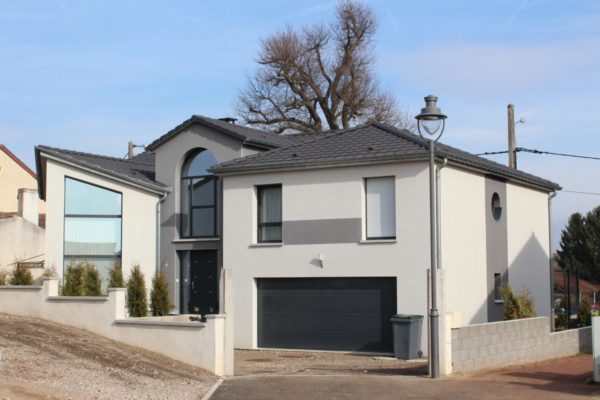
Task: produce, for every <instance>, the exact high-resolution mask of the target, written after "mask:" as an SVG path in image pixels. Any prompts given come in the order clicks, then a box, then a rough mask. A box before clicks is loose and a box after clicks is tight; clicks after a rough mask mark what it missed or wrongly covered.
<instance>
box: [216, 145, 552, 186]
mask: <svg viewBox="0 0 600 400" xmlns="http://www.w3.org/2000/svg"><path fill="white" fill-rule="evenodd" d="M436 158H437V159H439V160H440V161H441V160H443V159H444V158H447V159H448V160H449V161H451V162H452V163H453V164H455V165H457V166H460V167H462V168H465V169H469V170H471V171H474V172H478V173H488V174H491V175H495V176H499V177H502V178H504V179H507V180H509V181H512V182H519V183H521V184H524V185H527V186H531V187H534V188H536V189H540V190H544V191H547V192H552V191H557V190H561V189H562V187H561V186H560V185H558V184H556V183H554V182H550V181H548V183H545V182H539V181H534V180H531V179H525V178H519V177H515V176H508V175H506V174H503V173H500V172H498V171H493V170H491V169H486V168H481V167H479V166H477V165H473V164H474V163H472V162H469V161H468V160H463V159H461V158H460V157H457V156H454V155H451V154H444V153H438V154H436ZM427 159H428V158H427V155H425V154H422V155H414V156H401V157H399V156H397V155H394V156H389V157H385V158H383V157H377V158H364V159H356V160H348V159H345V160H330V161H328V162H319V163H302V164H290V163H281V164H272V165H265V166H254V167H243V166H240V167H235V166H231V167H222V168H219V167H216V168H211V169H209V171H210V172H213V173H214V174H216V175H219V176H233V175H249V174H263V173H269V172H287V171H299V170H309V169H320V168H333V167H351V166H360V165H376V164H389V163H391V162H409V161H426V160H427Z"/></svg>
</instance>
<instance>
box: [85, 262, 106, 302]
mask: <svg viewBox="0 0 600 400" xmlns="http://www.w3.org/2000/svg"><path fill="white" fill-rule="evenodd" d="M83 269H84V271H83V295H84V296H100V295H101V294H102V289H101V288H102V279H100V274H99V273H98V270H97V269H96V267H94V265H92V264H87V263H86V264H84V266H83Z"/></svg>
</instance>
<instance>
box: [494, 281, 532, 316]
mask: <svg viewBox="0 0 600 400" xmlns="http://www.w3.org/2000/svg"><path fill="white" fill-rule="evenodd" d="M500 294H501V296H502V300H504V320H505V321H508V320H512V319H522V318H532V317H535V316H536V312H535V305H534V304H533V298H532V297H531V295H530V294H529V293H528V292H527V291H523V292H521V293H516V294H515V293H514V292H513V290H512V289H511V287H510V286H505V287H503V288H502V290H501V292H500Z"/></svg>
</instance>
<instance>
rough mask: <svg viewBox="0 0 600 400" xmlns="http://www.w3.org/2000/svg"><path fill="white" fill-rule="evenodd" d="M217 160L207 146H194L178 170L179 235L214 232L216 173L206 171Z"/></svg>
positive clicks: (215, 233)
mask: <svg viewBox="0 0 600 400" xmlns="http://www.w3.org/2000/svg"><path fill="white" fill-rule="evenodd" d="M216 164H217V160H216V159H215V157H214V156H213V155H212V153H211V152H210V151H208V150H204V149H199V150H196V151H194V152H192V153H190V155H189V156H188V157H187V159H186V161H185V162H184V164H183V168H182V170H181V172H182V175H181V220H180V235H181V236H182V237H215V236H217V194H218V193H217V192H218V190H217V189H218V187H217V177H215V176H214V175H212V174H210V172H208V171H207V169H208V168H210V167H211V166H213V165H216Z"/></svg>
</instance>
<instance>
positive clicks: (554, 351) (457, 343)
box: [451, 317, 592, 373]
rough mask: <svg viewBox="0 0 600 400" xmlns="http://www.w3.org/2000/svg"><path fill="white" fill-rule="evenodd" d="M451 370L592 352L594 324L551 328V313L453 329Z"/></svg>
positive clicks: (481, 367) (459, 371) (475, 368)
mask: <svg viewBox="0 0 600 400" xmlns="http://www.w3.org/2000/svg"><path fill="white" fill-rule="evenodd" d="M451 346H452V351H451V354H452V372H453V373H462V372H469V371H475V370H479V369H484V368H498V367H503V366H508V365H513V364H522V363H528V362H535V361H541V360H545V359H550V358H556V357H565V356H570V355H573V354H577V353H580V352H584V353H591V351H592V331H591V327H586V328H580V329H572V330H567V331H562V332H554V333H551V332H550V320H549V318H548V317H538V318H527V319H521V320H514V321H502V322H492V323H487V324H478V325H469V326H464V327H460V328H454V329H452V344H451Z"/></svg>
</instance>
